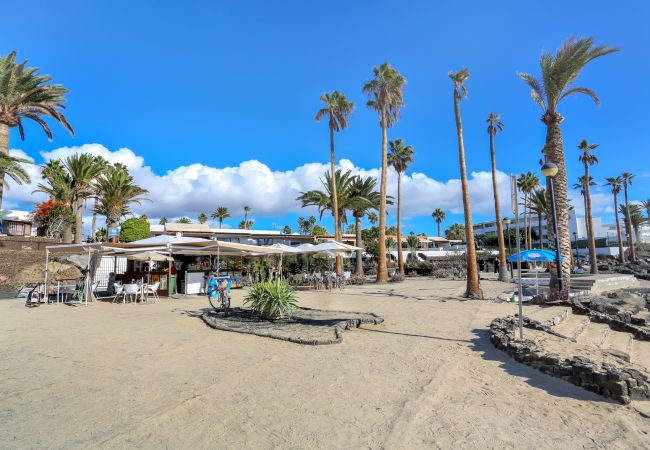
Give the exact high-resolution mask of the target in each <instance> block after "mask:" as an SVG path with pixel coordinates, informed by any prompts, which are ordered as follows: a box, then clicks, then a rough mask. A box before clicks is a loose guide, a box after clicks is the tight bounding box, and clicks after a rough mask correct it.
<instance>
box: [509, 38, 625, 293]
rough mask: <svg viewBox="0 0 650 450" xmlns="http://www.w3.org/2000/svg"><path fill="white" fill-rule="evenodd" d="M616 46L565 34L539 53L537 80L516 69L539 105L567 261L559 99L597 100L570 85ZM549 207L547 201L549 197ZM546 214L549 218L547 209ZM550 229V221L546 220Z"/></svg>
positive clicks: (554, 284)
mask: <svg viewBox="0 0 650 450" xmlns="http://www.w3.org/2000/svg"><path fill="white" fill-rule="evenodd" d="M616 51H617V49H616V48H613V47H606V46H594V39H593V38H581V39H577V40H576V39H575V38H569V39H567V40H566V41H565V42H564V44H562V47H560V49H559V50H558V51H557V53H556V54H555V55H553V54H550V53H546V52H544V53H542V56H541V58H540V66H541V70H542V77H541V81H540V80H538V79H537V78H535V77H534V76H532V75H529V74H526V73H519V76H520V77H521V78H522V79H523V80H524V81H525V82H526V83H527V84H528V86H529V87H530V88H531V97H532V99H533V101H534V102H535V103H536V104H537V105H538V106H539V107H540V108H541V109H542V113H543V114H542V122H544V124H545V125H546V143H545V145H544V157H545V160H546V162H550V163H554V164H556V165H557V166H558V173H557V175H556V176H555V177H554V178H553V186H554V187H555V189H554V191H555V206H556V216H557V222H558V223H557V229H558V236H557V239H558V242H559V248H558V251H559V252H560V254H561V255H562V256H564V257H565V258H566V261H569V260H570V258H571V236H570V233H569V197H568V193H567V174H566V161H565V157H564V144H563V142H562V130H561V129H560V123H562V120H564V118H563V117H562V116H561V115H560V113H559V112H558V110H557V108H558V105H559V103H560V102H561V101H562V100H563V99H564V98H566V97H569V96H571V95H573V94H585V95H588V96H589V97H591V98H592V99H593V100H594V101H595V102H596V103H599V102H600V100H599V99H598V97H596V94H595V93H594V92H593V91H592V90H591V89H588V88H585V87H574V82H575V80H576V78H577V77H578V75H579V74H580V72H581V71H582V69H583V68H584V67H585V66H586V65H587V64H588V63H589V62H590V61H592V60H594V59H596V58H598V57H600V56H604V55H608V54H610V53H613V52H616ZM548 203H549V208H551V206H552V205H551V202H550V201H549V202H548ZM548 217H549V218H551V219H552V215H551V214H550V212H549V213H548ZM548 229H549V231H551V232H552V230H553V224H549V227H548ZM562 272H563V275H562V278H563V279H565V280H570V277H571V267H570V265H569V264H568V263H565V264H562ZM557 289H558V280H557V275H556V271H553V270H551V290H552V293H553V294H554V295H555V294H556V293H557Z"/></svg>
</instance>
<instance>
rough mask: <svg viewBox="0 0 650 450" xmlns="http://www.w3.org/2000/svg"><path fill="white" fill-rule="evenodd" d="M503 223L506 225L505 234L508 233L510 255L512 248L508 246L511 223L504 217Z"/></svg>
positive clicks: (510, 220) (508, 218)
mask: <svg viewBox="0 0 650 450" xmlns="http://www.w3.org/2000/svg"><path fill="white" fill-rule="evenodd" d="M503 223H505V224H506V230H507V231H506V233H508V253H509V254H511V255H512V246H511V245H510V224H511V223H512V219H510V217H506V218H505V219H503Z"/></svg>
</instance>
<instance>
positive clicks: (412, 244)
mask: <svg viewBox="0 0 650 450" xmlns="http://www.w3.org/2000/svg"><path fill="white" fill-rule="evenodd" d="M406 243H407V244H408V246H409V250H410V252H409V259H411V260H412V261H417V260H418V255H417V251H418V246H419V245H420V238H419V237H417V236H416V235H415V233H414V232H412V231H411V234H410V235H409V237H408V238H406Z"/></svg>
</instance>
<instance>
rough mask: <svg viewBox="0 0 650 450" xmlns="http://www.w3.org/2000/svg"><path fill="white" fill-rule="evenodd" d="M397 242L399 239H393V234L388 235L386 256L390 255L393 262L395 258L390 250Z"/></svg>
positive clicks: (389, 257)
mask: <svg viewBox="0 0 650 450" xmlns="http://www.w3.org/2000/svg"><path fill="white" fill-rule="evenodd" d="M396 242H397V241H396V240H395V239H393V237H392V236H388V237H387V238H386V252H387V254H386V256H387V257H388V259H389V260H391V262H392V259H393V258H392V257H391V256H390V251H391V249H392V248H393V247H394V246H395V244H396Z"/></svg>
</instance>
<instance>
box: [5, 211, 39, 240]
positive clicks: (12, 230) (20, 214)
mask: <svg viewBox="0 0 650 450" xmlns="http://www.w3.org/2000/svg"><path fill="white" fill-rule="evenodd" d="M0 221H1V223H2V230H0V233H2V234H5V235H7V236H23V237H24V236H36V227H35V226H34V215H33V214H32V213H31V212H29V211H5V213H4V215H3V217H2V219H0Z"/></svg>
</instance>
